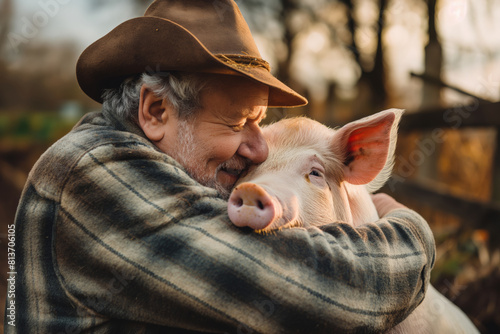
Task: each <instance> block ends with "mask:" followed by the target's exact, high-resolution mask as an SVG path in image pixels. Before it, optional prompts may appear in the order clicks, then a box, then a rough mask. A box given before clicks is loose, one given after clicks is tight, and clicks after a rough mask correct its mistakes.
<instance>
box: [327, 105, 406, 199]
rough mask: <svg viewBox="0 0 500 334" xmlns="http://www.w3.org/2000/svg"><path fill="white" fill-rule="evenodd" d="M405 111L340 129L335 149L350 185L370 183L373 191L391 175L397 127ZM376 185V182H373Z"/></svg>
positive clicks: (334, 145) (389, 113) (394, 112)
mask: <svg viewBox="0 0 500 334" xmlns="http://www.w3.org/2000/svg"><path fill="white" fill-rule="evenodd" d="M402 113H403V111H402V110H398V109H389V110H386V111H382V112H379V113H377V114H375V115H372V116H369V117H365V118H362V119H360V120H359V121H355V122H351V123H349V124H347V125H345V126H343V127H342V128H340V129H339V130H337V131H336V132H335V134H334V136H333V138H332V140H333V141H332V146H331V147H332V150H333V152H334V153H335V154H336V155H337V156H338V157H339V158H340V160H341V161H342V162H343V163H344V175H345V180H346V181H347V182H349V183H351V184H357V185H359V184H368V183H371V182H372V181H375V182H374V183H377V185H375V184H373V186H372V185H371V184H370V187H369V188H370V190H371V191H373V190H374V189H371V188H376V187H377V186H378V187H380V186H381V185H383V183H385V181H387V178H388V177H389V176H390V173H391V170H392V165H393V160H394V149H395V146H396V139H397V126H398V124H399V120H400V118H401V115H402ZM372 183H373V182H372Z"/></svg>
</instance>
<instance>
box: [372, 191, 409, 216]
mask: <svg viewBox="0 0 500 334" xmlns="http://www.w3.org/2000/svg"><path fill="white" fill-rule="evenodd" d="M371 197H372V201H373V203H374V204H375V208H376V209H377V212H378V215H379V216H380V217H383V216H385V215H386V214H388V213H389V212H390V211H392V210H395V209H408V208H407V207H406V206H404V205H403V204H401V203H398V202H396V200H395V199H394V198H392V197H391V196H389V195H387V194H384V193H379V194H374V195H371Z"/></svg>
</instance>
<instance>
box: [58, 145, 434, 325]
mask: <svg viewBox="0 0 500 334" xmlns="http://www.w3.org/2000/svg"><path fill="white" fill-rule="evenodd" d="M134 145H136V144H122V145H103V146H100V147H97V148H95V149H93V150H92V151H90V152H88V153H87V154H85V155H83V157H82V158H81V159H80V160H79V162H78V164H76V165H75V166H74V167H72V168H73V170H72V172H71V173H70V175H71V176H70V177H69V179H67V180H66V181H65V182H66V184H65V187H64V191H63V194H62V197H61V203H60V208H59V215H58V220H57V224H56V229H55V244H54V254H55V258H56V260H55V264H54V265H55V267H56V271H57V272H58V275H59V279H60V281H61V283H62V284H63V285H64V287H65V290H66V293H67V294H68V296H70V298H71V299H72V300H73V302H74V303H75V304H78V305H79V307H84V308H86V309H88V310H89V311H90V312H93V313H95V314H98V315H99V316H102V317H109V318H115V319H116V318H118V319H126V320H131V321H139V322H147V323H151V324H156V325H162V326H169V327H178V328H184V329H189V330H199V331H207V332H225V331H226V332H242V333H310V332H314V333H333V332H337V331H338V332H343V333H355V332H363V333H366V332H381V331H384V330H386V329H388V328H391V327H393V326H394V325H395V324H397V323H398V322H400V321H401V320H403V319H404V318H405V317H406V316H407V315H408V314H409V313H410V312H411V311H412V310H413V309H414V308H415V307H416V306H417V305H418V304H419V303H420V302H421V301H422V299H423V298H424V294H425V291H426V287H427V285H428V283H429V276H430V270H431V268H432V266H433V262H434V256H435V247H434V239H433V236H432V233H431V231H430V229H429V227H428V225H427V223H426V222H425V221H424V220H423V219H422V218H421V217H420V216H419V215H418V214H416V213H415V212H413V211H410V210H395V211H393V212H391V213H390V214H389V215H387V216H386V217H384V218H383V219H381V220H380V221H378V222H376V223H374V224H368V225H364V226H362V227H358V228H353V227H351V226H350V225H347V224H343V223H333V224H330V225H326V226H322V227H320V228H307V229H304V228H294V229H287V230H282V231H277V232H273V233H269V234H258V233H256V232H254V231H251V230H247V229H240V228H237V227H235V226H233V225H232V224H231V223H230V221H229V218H228V217H227V213H226V210H227V208H226V206H227V203H226V202H225V201H223V200H221V199H220V198H218V196H217V194H216V192H215V191H214V190H212V189H210V188H206V187H203V186H200V185H199V184H197V183H196V182H195V181H193V180H192V179H190V178H189V177H188V176H187V175H186V174H185V173H184V171H183V170H182V169H181V168H180V166H179V165H177V164H176V163H175V162H174V161H172V160H171V159H170V158H168V157H167V156H165V155H164V154H161V153H159V152H156V151H154V150H152V149H146V148H140V147H135V146H134Z"/></svg>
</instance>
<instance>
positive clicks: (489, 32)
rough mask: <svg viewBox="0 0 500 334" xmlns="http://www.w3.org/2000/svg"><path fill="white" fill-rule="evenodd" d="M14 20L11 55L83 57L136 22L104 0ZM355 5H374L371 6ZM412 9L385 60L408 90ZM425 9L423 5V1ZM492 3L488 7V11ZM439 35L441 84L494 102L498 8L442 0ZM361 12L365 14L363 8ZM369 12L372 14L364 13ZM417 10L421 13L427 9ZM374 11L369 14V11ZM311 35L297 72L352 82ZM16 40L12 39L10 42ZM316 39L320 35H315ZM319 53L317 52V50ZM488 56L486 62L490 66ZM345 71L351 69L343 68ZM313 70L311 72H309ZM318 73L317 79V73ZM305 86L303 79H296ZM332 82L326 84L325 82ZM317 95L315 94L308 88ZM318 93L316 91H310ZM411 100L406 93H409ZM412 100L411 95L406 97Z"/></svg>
mask: <svg viewBox="0 0 500 334" xmlns="http://www.w3.org/2000/svg"><path fill="white" fill-rule="evenodd" d="M13 2H14V6H15V9H14V10H15V12H14V19H13V21H12V29H11V33H12V34H11V35H10V36H11V43H10V45H11V47H12V50H15V49H16V43H17V45H19V43H21V44H22V43H29V42H32V41H40V42H43V41H46V40H51V41H54V40H61V39H65V40H71V41H73V42H74V43H75V45H76V48H77V52H78V53H81V51H83V50H84V49H85V48H86V47H87V46H88V45H90V44H91V43H93V42H94V41H96V40H97V39H99V38H100V37H102V36H104V35H105V34H106V33H107V32H109V31H110V30H112V29H113V28H114V27H116V26H117V25H118V24H120V23H121V22H123V21H125V20H127V19H130V18H132V17H136V16H138V15H141V14H142V13H138V12H137V9H135V8H134V7H133V5H131V1H123V0H109V1H106V2H103V1H101V2H97V1H90V0H15V1H13ZM360 2H364V3H367V4H369V3H371V1H370V0H362V1H360ZM95 3H99V4H100V7H99V8H98V9H92V8H91V7H92V4H94V5H95ZM411 3H413V4H415V2H412V1H408V0H397V1H392V2H390V4H391V5H390V7H389V9H388V14H389V16H388V17H389V20H388V22H390V23H391V24H392V29H389V30H388V31H387V32H386V33H385V36H384V38H385V40H386V42H387V43H389V44H390V45H389V48H388V49H387V51H388V52H387V57H389V59H390V61H391V63H392V67H393V73H392V74H391V75H393V76H395V79H396V81H397V82H398V85H397V86H398V87H403V88H404V89H402V90H401V92H402V94H404V92H405V91H408V92H409V91H410V90H408V89H406V86H405V85H406V84H407V83H410V78H409V75H408V73H409V72H410V71H414V72H421V71H422V69H423V49H422V45H425V43H426V38H427V37H426V22H423V18H425V16H422V13H419V12H418V9H417V11H416V8H417V7H415V6H414V5H413V6H409V4H411ZM422 3H423V2H422ZM492 4H493V5H492ZM438 7H439V11H438V30H439V35H440V38H441V41H442V44H443V48H444V57H445V64H444V74H443V76H444V78H445V79H446V80H447V81H449V82H454V83H456V84H457V85H458V86H460V87H462V88H464V89H466V90H468V91H471V92H476V93H478V94H480V95H483V96H485V97H487V96H486V95H490V96H492V97H494V98H498V95H499V93H500V84H499V82H500V65H499V61H497V59H498V58H499V47H498V46H499V45H500V6H499V5H498V3H497V5H495V2H488V1H485V0H481V1H475V2H473V1H471V0H439V2H438ZM360 8H364V7H360ZM367 8H370V7H369V6H368V7H367ZM422 10H424V11H425V10H426V9H425V6H424V7H423V9H422ZM372 11H373V9H372ZM308 33H310V36H306V38H305V39H304V40H305V42H306V44H307V41H308V40H309V41H314V43H313V45H312V47H306V48H305V49H304V52H305V54H302V55H301V62H302V63H304V60H306V59H308V57H309V58H311V59H312V61H311V62H310V63H311V66H310V68H309V69H308V70H307V71H301V73H309V74H310V75H313V76H314V78H311V82H312V81H316V82H317V79H318V78H319V77H320V76H322V75H323V74H324V73H330V74H331V75H335V76H338V77H339V78H337V80H339V82H344V83H350V82H352V83H354V82H355V81H356V77H357V74H355V73H351V72H349V71H347V72H345V71H344V72H345V73H343V72H342V71H339V69H342V68H344V69H345V68H349V66H346V64H344V65H343V64H338V63H335V62H333V61H332V60H333V59H341V58H339V57H336V58H335V57H334V56H335V54H330V53H323V54H324V55H325V56H324V57H323V58H325V57H326V58H325V61H318V60H317V59H316V58H314V57H312V55H313V54H314V52H315V48H316V49H317V48H318V47H320V45H323V44H325V43H323V44H321V43H319V44H318V43H317V41H318V38H313V37H315V35H314V34H315V33H316V35H318V32H317V31H316V32H315V31H314V30H311V31H310V32H308ZM12 36H15V38H12ZM255 37H256V40H257V44H258V45H259V47H260V49H261V52H262V54H263V56H264V57H265V58H266V59H267V60H268V61H270V62H271V65H273V66H274V64H273V63H274V61H275V59H273V58H274V57H275V55H273V54H272V53H270V52H268V50H266V41H265V40H264V39H263V38H262V36H255ZM316 37H318V36H316ZM316 51H317V50H316ZM486 57H489V58H488V59H487V58H486ZM318 64H327V65H329V66H328V67H329V68H331V67H332V66H334V65H335V66H334V67H335V70H334V71H333V70H325V69H324V68H321V67H318ZM347 65H348V64H347ZM312 67H314V68H316V67H317V69H316V70H315V71H314V69H313V68H312ZM314 73H316V74H314ZM301 77H302V78H303V79H304V80H306V79H308V78H307V76H306V75H305V74H304V75H302V74H301ZM322 80H323V81H325V80H332V78H330V77H324V78H322ZM313 88H314V87H313ZM312 90H313V91H317V92H319V91H320V90H319V89H312ZM406 95H408V94H406ZM409 95H414V94H409Z"/></svg>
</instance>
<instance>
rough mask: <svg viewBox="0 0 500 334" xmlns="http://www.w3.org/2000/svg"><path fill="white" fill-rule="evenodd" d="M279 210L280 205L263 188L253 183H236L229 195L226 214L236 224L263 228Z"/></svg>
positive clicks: (257, 228)
mask: <svg viewBox="0 0 500 334" xmlns="http://www.w3.org/2000/svg"><path fill="white" fill-rule="evenodd" d="M280 211H281V207H280V206H279V205H277V204H276V202H275V200H273V198H272V197H271V196H270V195H269V194H268V193H267V192H266V191H265V190H264V188H262V187H261V186H259V185H257V184H254V183H248V182H245V183H242V184H240V185H238V186H237V187H236V188H234V190H233V192H232V193H231V197H229V203H228V214H229V218H230V219H231V221H232V222H233V223H234V225H236V226H240V227H241V226H248V227H250V228H253V229H255V230H261V229H264V228H266V227H267V226H269V224H271V223H272V222H273V221H274V220H275V218H276V217H277V216H278V212H280Z"/></svg>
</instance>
